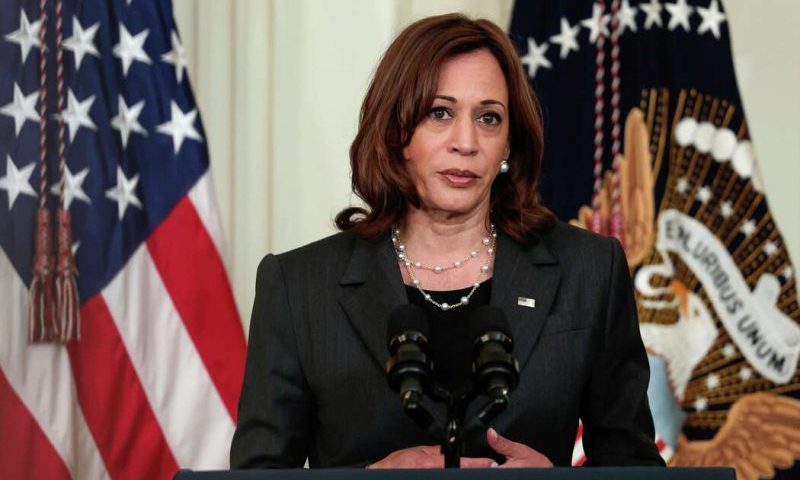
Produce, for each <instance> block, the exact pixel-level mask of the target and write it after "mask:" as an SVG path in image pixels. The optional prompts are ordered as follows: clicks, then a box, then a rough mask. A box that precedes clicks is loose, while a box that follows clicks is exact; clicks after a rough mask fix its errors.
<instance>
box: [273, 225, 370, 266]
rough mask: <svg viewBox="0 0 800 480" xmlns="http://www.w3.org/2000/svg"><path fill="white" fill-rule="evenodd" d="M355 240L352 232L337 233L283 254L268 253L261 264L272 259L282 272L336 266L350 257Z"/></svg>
mask: <svg viewBox="0 0 800 480" xmlns="http://www.w3.org/2000/svg"><path fill="white" fill-rule="evenodd" d="M357 238H358V237H357V235H356V233H355V232H354V231H353V230H346V231H344V232H338V233H335V234H333V235H330V236H327V237H325V238H322V239H320V240H316V241H314V242H311V243H309V244H306V245H303V246H301V247H297V248H294V249H292V250H289V251H286V252H283V253H279V254H272V253H269V254H267V255H265V256H264V258H263V259H262V260H261V264H264V263H266V262H267V261H268V259H270V258H273V259H274V260H273V261H276V262H277V263H278V264H279V265H280V266H281V269H282V270H284V271H303V270H307V269H309V268H311V267H312V266H313V265H316V266H320V265H331V264H338V263H340V262H342V260H345V261H346V260H347V259H348V258H349V257H350V254H351V252H352V251H353V248H354V247H355V243H356V240H357Z"/></svg>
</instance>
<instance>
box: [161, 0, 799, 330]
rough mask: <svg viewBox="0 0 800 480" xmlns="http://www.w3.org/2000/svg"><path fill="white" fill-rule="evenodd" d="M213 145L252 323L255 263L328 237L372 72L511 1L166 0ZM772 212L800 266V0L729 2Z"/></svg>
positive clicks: (231, 261) (233, 262) (232, 265)
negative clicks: (446, 21)
mask: <svg viewBox="0 0 800 480" xmlns="http://www.w3.org/2000/svg"><path fill="white" fill-rule="evenodd" d="M174 5H175V12H176V17H177V22H178V25H179V28H180V32H181V35H182V38H183V41H184V43H185V44H186V48H187V52H188V54H189V62H190V77H191V80H192V83H193V86H194V91H195V95H196V97H197V101H198V104H199V106H200V111H201V114H202V118H203V121H204V124H205V128H206V135H207V141H208V145H209V148H210V150H211V162H212V174H213V176H214V179H215V181H216V189H217V193H218V203H219V206H220V210H221V215H222V221H223V226H224V229H225V233H226V237H227V239H228V241H227V248H226V254H225V258H226V262H227V264H228V268H229V271H230V274H231V278H232V282H233V287H234V293H235V295H236V299H237V302H238V305H239V308H240V312H242V314H243V318H244V320H245V323H247V321H248V319H247V317H248V316H249V312H250V308H251V305H252V301H253V285H254V283H255V270H256V266H257V265H258V261H259V260H260V259H261V257H262V256H263V255H264V253H266V252H276V253H277V252H282V251H286V250H289V249H291V248H294V247H297V246H300V245H302V244H304V243H308V242H310V241H313V240H315V239H318V238H321V237H323V236H325V235H328V234H330V233H332V232H334V228H333V224H332V221H331V219H332V217H333V215H334V214H335V213H336V212H337V211H338V210H339V209H340V208H341V207H343V206H345V205H347V204H348V203H350V202H352V201H354V199H353V198H352V196H351V194H350V192H349V166H348V156H347V150H348V147H349V145H350V141H351V140H352V138H353V136H354V133H355V124H356V120H357V118H358V109H359V107H360V103H361V98H362V97H363V94H364V92H365V90H366V87H367V85H368V81H369V77H370V75H371V72H372V70H373V69H374V67H375V65H376V63H377V61H378V59H379V56H380V54H381V52H382V51H383V50H384V49H385V48H386V46H387V45H388V42H389V41H390V40H391V38H392V37H393V36H394V35H395V34H396V33H397V31H399V29H401V28H402V26H404V25H405V24H407V23H408V22H410V21H412V20H415V19H417V18H420V17H423V16H426V15H433V14H437V13H444V12H449V11H462V12H465V13H467V14H470V15H476V16H483V17H486V18H489V19H492V20H494V21H495V22H497V23H498V24H500V25H503V26H506V25H507V24H508V21H509V18H510V13H511V7H512V5H513V0H499V1H498V0H438V1H435V2H432V1H430V0H384V1H375V0H338V1H328V0H271V1H264V0H230V1H226V2H221V1H219V0H174ZM725 7H726V8H727V10H728V16H729V22H730V25H731V28H732V32H733V34H732V35H733V46H734V61H735V63H736V69H737V74H738V78H739V86H740V88H741V93H742V98H743V101H744V104H745V108H746V110H747V114H748V118H749V121H750V126H751V132H752V136H753V138H754V143H755V146H756V149H757V152H758V154H759V157H760V166H761V170H762V174H763V178H764V183H765V186H766V191H767V195H768V198H769V199H770V206H771V209H772V212H773V214H774V216H775V217H776V219H777V222H778V226H779V228H780V229H781V231H782V232H783V235H784V238H785V239H786V241H787V244H788V247H789V250H790V253H791V255H792V258H793V259H794V260H795V261H798V260H800V135H798V132H800V118H798V113H800V91H798V89H797V84H798V80H800V50H798V49H797V45H800V30H795V25H798V24H800V2H798V1H797V0H768V1H767V0H763V1H758V2H755V1H752V0H726V1H725Z"/></svg>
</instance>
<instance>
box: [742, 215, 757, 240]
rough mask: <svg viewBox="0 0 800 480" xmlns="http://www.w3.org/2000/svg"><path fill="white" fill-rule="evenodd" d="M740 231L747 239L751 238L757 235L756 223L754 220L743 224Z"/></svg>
mask: <svg viewBox="0 0 800 480" xmlns="http://www.w3.org/2000/svg"><path fill="white" fill-rule="evenodd" d="M739 231H740V232H742V233H743V234H744V236H745V237H749V236H751V235H752V234H754V233H756V221H755V220H753V219H752V218H751V219H750V220H748V221H746V222H744V223H743V224H742V226H741V227H740V228H739Z"/></svg>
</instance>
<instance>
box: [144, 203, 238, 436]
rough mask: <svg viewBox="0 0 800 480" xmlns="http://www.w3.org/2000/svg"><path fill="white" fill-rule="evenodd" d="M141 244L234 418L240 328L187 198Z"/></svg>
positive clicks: (221, 271)
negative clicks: (147, 252) (148, 253)
mask: <svg viewBox="0 0 800 480" xmlns="http://www.w3.org/2000/svg"><path fill="white" fill-rule="evenodd" d="M147 248H148V249H149V251H150V256H151V258H152V259H153V263H155V266H156V268H157V269H158V272H159V274H160V275H161V279H162V280H163V282H164V286H165V288H166V289H167V292H169V295H170V298H172V302H173V303H174V304H175V309H176V310H177V311H178V313H179V314H180V316H181V319H182V320H183V323H184V325H185V326H186V330H187V332H188V333H189V336H190V337H191V338H192V341H193V342H194V344H195V347H196V348H197V350H198V352H199V354H200V358H202V360H203V363H204V365H205V366H206V369H207V370H208V373H209V375H210V376H211V380H212V381H213V382H214V385H215V386H216V387H217V390H218V391H219V394H220V396H221V397H222V401H223V403H224V404H225V407H226V408H227V409H228V412H229V413H230V415H231V418H232V419H233V420H234V422H235V421H236V405H237V403H238V401H239V392H240V390H241V388H242V379H243V377H244V362H245V355H246V353H245V348H246V347H245V339H244V329H243V328H242V322H241V320H240V319H239V314H238V313H237V311H236V303H235V302H234V300H233V291H232V290H231V286H230V284H229V283H228V276H227V274H226V272H225V266H224V265H223V263H222V259H221V258H220V256H219V252H218V251H217V248H216V247H215V246H214V242H213V240H212V239H211V237H210V236H209V234H208V231H207V230H206V228H205V226H204V225H203V222H202V220H201V219H200V216H199V215H198V214H197V211H196V210H195V209H194V206H193V205H192V203H191V201H190V200H189V198H188V197H184V198H183V199H182V200H181V201H180V202H179V203H178V205H177V206H176V207H175V209H174V210H172V212H171V213H170V214H169V216H167V218H166V219H165V220H164V221H163V222H161V225H159V226H158V228H156V230H155V231H154V232H153V234H152V235H150V238H149V239H148V240H147Z"/></svg>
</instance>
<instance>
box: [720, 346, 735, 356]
mask: <svg viewBox="0 0 800 480" xmlns="http://www.w3.org/2000/svg"><path fill="white" fill-rule="evenodd" d="M735 354H736V347H734V346H733V344H732V343H726V344H725V346H724V347H722V356H723V357H725V358H730V357H732V356H734V355H735Z"/></svg>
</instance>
